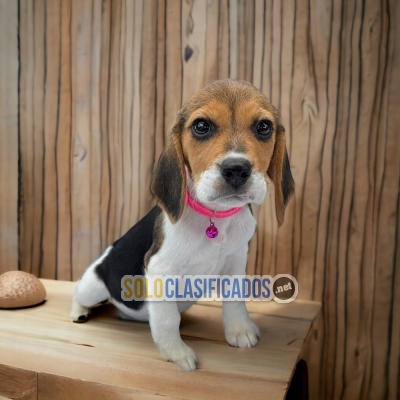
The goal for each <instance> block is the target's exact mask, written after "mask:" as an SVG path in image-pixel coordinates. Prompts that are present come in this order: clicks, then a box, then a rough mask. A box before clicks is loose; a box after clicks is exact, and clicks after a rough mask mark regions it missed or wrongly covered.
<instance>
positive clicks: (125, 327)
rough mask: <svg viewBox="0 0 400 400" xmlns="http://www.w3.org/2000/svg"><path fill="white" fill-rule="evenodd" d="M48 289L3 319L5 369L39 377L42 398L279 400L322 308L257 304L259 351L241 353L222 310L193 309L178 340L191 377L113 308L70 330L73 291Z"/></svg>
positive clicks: (60, 285) (0, 342) (62, 286)
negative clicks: (187, 349) (191, 358)
mask: <svg viewBox="0 0 400 400" xmlns="http://www.w3.org/2000/svg"><path fill="white" fill-rule="evenodd" d="M42 282H43V284H44V286H45V288H46V292H47V300H46V302H45V304H43V305H41V306H39V307H34V308H27V309H21V310H16V311H15V310H14V311H10V310H0V318H1V321H2V329H1V331H0V365H1V364H3V365H5V366H11V367H19V368H24V369H26V370H28V371H29V372H37V373H38V378H37V379H38V398H39V399H40V398H42V397H41V396H43V398H45V399H76V398H78V397H77V395H78V394H80V395H81V397H80V398H81V399H86V398H88V399H89V398H100V399H105V398H110V397H107V396H106V394H109V393H111V392H112V391H113V390H114V391H115V395H114V396H112V398H122V399H125V398H127V396H128V394H129V393H131V394H132V397H131V398H142V397H143V398H153V397H155V396H154V395H159V396H166V397H167V398H178V399H205V398H207V399H216V400H217V399H218V400H219V399H232V398H246V399H247V398H251V399H265V394H266V393H268V399H271V400H272V399H281V400H283V399H284V397H285V392H286V390H287V387H288V383H289V380H290V377H291V375H292V373H293V370H294V368H295V366H296V360H297V357H298V355H299V352H300V350H301V348H302V345H303V342H304V340H305V338H306V336H307V334H308V332H309V329H310V326H311V323H312V321H313V320H314V318H315V316H316V314H317V313H318V312H319V309H320V307H321V304H320V303H317V302H311V301H305V300H296V301H295V302H293V303H291V304H289V305H282V304H278V303H275V302H274V301H271V302H251V303H250V304H249V305H248V309H249V312H250V315H251V316H252V318H253V319H254V320H255V321H256V322H257V324H258V325H259V326H260V329H261V332H262V334H261V337H260V341H259V343H258V345H257V347H254V348H252V349H238V348H234V347H231V346H229V345H228V344H227V342H226V340H225V333H224V327H223V322H222V304H221V303H220V302H212V303H209V302H207V303H205V302H203V303H202V304H196V305H194V306H193V307H192V308H191V309H190V310H188V311H187V312H185V313H183V314H182V320H181V325H180V331H181V334H182V338H183V340H184V341H185V342H186V343H188V345H190V346H191V347H192V348H193V349H194V351H195V352H196V354H197V356H198V359H199V369H197V370H196V371H195V372H194V373H185V372H182V371H181V370H180V368H179V367H178V366H177V365H176V364H174V363H171V362H167V360H166V359H165V358H164V357H163V356H162V355H161V354H160V352H159V350H158V349H157V347H156V345H155V344H154V342H153V339H152V336H151V332H150V328H149V325H148V324H146V323H142V322H132V321H123V320H121V319H119V318H118V317H117V316H118V312H117V310H116V309H115V307H114V306H113V305H111V304H107V305H104V306H101V307H97V308H94V309H93V310H92V314H91V319H90V321H89V322H88V323H87V324H73V323H72V322H71V321H69V319H68V314H69V308H70V303H71V301H72V295H73V291H74V284H73V283H72V282H63V281H53V280H43V281H42ZM21 326H24V328H23V329H21ZM16 336H18V337H20V339H21V340H19V341H16V340H15V337H16ZM0 377H1V375H0ZM78 390H80V392H77V391H78ZM0 393H1V392H0ZM102 393H103V394H102ZM97 395H99V397H97ZM117 395H118V396H120V397H118V396H117ZM146 395H147V397H146ZM151 395H153V396H151ZM91 396H93V397H91Z"/></svg>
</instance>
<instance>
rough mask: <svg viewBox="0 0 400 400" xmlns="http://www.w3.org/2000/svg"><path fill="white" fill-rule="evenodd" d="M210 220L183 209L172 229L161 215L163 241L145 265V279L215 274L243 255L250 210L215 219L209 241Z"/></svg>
mask: <svg viewBox="0 0 400 400" xmlns="http://www.w3.org/2000/svg"><path fill="white" fill-rule="evenodd" d="M209 225H210V219H209V218H208V217H205V216H203V215H200V214H198V213H196V212H194V211H193V210H192V209H191V208H189V207H187V206H185V210H184V212H183V215H182V217H181V219H180V220H179V221H178V222H177V223H176V224H175V225H174V224H172V223H171V222H170V221H169V219H168V218H167V217H166V216H165V215H164V221H163V231H164V241H163V244H162V246H161V248H160V250H159V251H158V252H157V254H155V255H154V256H153V257H152V258H151V259H150V262H149V264H148V270H147V273H148V274H149V275H151V276H152V275H175V274H176V275H210V274H219V273H220V272H221V269H222V268H223V266H224V264H225V260H226V258H227V257H229V256H234V255H235V254H243V252H247V247H248V242H249V240H250V239H251V237H252V236H253V234H254V230H255V226H256V221H255V219H254V218H253V216H252V214H251V212H250V209H249V208H248V207H244V208H243V209H242V210H241V211H240V212H239V213H238V214H236V215H234V216H231V217H228V218H223V219H216V220H215V226H216V227H217V228H218V236H217V237H216V238H214V239H210V238H209V237H207V236H206V233H205V231H206V229H207V227H208V226H209Z"/></svg>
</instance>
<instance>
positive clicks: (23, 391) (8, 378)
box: [0, 365, 38, 400]
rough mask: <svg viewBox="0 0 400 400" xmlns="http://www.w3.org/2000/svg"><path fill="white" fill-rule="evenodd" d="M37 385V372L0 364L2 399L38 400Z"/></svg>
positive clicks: (0, 395)
mask: <svg viewBox="0 0 400 400" xmlns="http://www.w3.org/2000/svg"><path fill="white" fill-rule="evenodd" d="M37 387H38V382H37V373H36V372H34V371H28V370H25V369H21V368H14V367H10V366H5V365H0V399H1V398H5V399H18V400H37V398H38V397H37ZM2 396H4V397H2Z"/></svg>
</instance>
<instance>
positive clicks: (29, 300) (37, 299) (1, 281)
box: [0, 271, 46, 308]
mask: <svg viewBox="0 0 400 400" xmlns="http://www.w3.org/2000/svg"><path fill="white" fill-rule="evenodd" d="M45 298H46V289H45V288H44V286H43V283H42V282H40V280H39V279H38V278H36V276H35V275H32V274H28V273H27V272H23V271H9V272H5V273H4V274H2V275H0V308H18V307H28V306H33V305H35V304H39V303H41V302H42V301H43V300H44V299H45Z"/></svg>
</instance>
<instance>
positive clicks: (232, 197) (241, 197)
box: [209, 193, 254, 203]
mask: <svg viewBox="0 0 400 400" xmlns="http://www.w3.org/2000/svg"><path fill="white" fill-rule="evenodd" d="M217 200H218V201H221V200H222V201H226V202H227V203H229V202H232V201H235V202H236V201H243V202H251V201H253V200H254V195H253V194H252V193H242V194H240V193H232V194H228V195H224V194H219V193H215V194H213V195H211V196H210V197H209V201H210V202H213V201H217Z"/></svg>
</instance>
